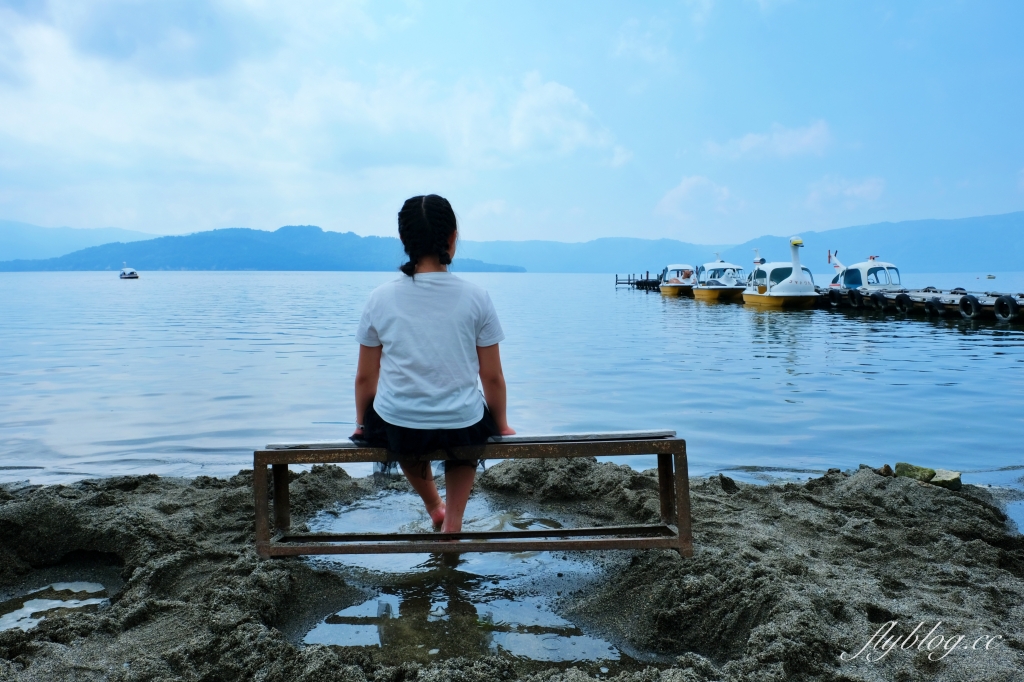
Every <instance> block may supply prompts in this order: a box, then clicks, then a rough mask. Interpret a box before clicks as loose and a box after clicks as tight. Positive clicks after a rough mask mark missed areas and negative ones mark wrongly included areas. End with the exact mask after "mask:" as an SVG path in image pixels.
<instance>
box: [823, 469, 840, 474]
mask: <svg viewBox="0 0 1024 682" xmlns="http://www.w3.org/2000/svg"><path fill="white" fill-rule="evenodd" d="M826 473H829V474H841V473H843V470H842V469H829V470H828V471H827V472H826Z"/></svg>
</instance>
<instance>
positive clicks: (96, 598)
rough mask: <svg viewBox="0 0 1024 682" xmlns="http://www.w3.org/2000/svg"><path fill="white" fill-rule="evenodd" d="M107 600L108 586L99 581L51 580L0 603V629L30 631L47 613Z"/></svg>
mask: <svg viewBox="0 0 1024 682" xmlns="http://www.w3.org/2000/svg"><path fill="white" fill-rule="evenodd" d="M109 603H110V601H109V599H108V598H107V588H106V587H104V586H103V585H101V584H99V583H90V582H72V583H53V584H52V585H47V586H45V587H40V588H38V589H35V590H32V591H31V592H29V593H28V594H25V595H22V596H20V597H15V598H12V599H8V600H6V601H2V602H0V631H3V630H12V629H14V628H19V629H21V630H31V629H32V628H34V627H35V626H37V625H39V623H41V622H42V621H43V620H45V619H46V617H47V616H49V615H52V614H57V613H63V612H66V611H68V610H71V609H76V610H78V609H85V610H88V609H89V608H90V607H91V608H93V609H96V608H99V607H101V606H105V605H107V604H109Z"/></svg>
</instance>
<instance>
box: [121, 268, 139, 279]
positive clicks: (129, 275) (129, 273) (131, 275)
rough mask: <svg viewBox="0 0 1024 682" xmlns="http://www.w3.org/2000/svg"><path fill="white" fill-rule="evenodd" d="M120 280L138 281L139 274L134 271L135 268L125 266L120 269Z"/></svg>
mask: <svg viewBox="0 0 1024 682" xmlns="http://www.w3.org/2000/svg"><path fill="white" fill-rule="evenodd" d="M118 276H119V277H120V278H121V279H138V278H139V273H138V272H136V271H135V268H130V267H128V266H127V265H125V266H124V267H123V268H121V274H120V275H118Z"/></svg>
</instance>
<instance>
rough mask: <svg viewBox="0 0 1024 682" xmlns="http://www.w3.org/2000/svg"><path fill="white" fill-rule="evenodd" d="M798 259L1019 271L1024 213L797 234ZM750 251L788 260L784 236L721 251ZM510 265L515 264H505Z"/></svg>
mask: <svg viewBox="0 0 1024 682" xmlns="http://www.w3.org/2000/svg"><path fill="white" fill-rule="evenodd" d="M794 234H799V235H800V237H801V238H802V239H803V240H804V250H803V252H802V254H801V257H800V260H801V261H802V262H803V264H804V265H806V266H807V267H809V268H810V269H811V271H812V272H821V273H825V272H831V269H830V268H829V266H828V251H829V250H830V249H831V250H832V251H837V250H838V251H839V259H840V260H841V261H842V262H843V263H845V264H846V265H852V264H853V263H858V262H860V261H864V260H867V258H868V256H878V257H879V258H881V259H882V260H886V261H889V262H891V263H895V264H896V265H897V266H899V268H900V269H901V270H903V271H904V272H1016V271H1020V270H1024V212H1017V213H1006V214H1003V215H991V216H979V217H976V218H960V219H957V220H907V221H904V222H899V223H875V224H873V225H857V226H853V227H842V228H839V229H836V230H826V231H824V232H798V231H795V232H794ZM754 248H758V249H760V251H761V255H762V256H764V257H765V258H767V259H768V260H770V261H771V260H789V237H788V236H786V237H758V238H757V239H751V240H750V241H748V242H746V243H744V244H740V245H739V246H734V247H731V248H729V249H728V250H725V251H723V252H722V258H724V259H725V260H729V261H732V262H733V263H737V264H739V265H742V266H744V267H746V268H747V269H749V264H750V263H751V262H753V260H754V251H753V249H754ZM506 262H510V263H514V262H515V261H506Z"/></svg>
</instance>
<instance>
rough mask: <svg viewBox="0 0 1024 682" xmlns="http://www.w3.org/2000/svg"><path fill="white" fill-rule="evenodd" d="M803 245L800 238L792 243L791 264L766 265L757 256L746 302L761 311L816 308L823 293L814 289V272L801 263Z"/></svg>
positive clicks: (745, 292)
mask: <svg viewBox="0 0 1024 682" xmlns="http://www.w3.org/2000/svg"><path fill="white" fill-rule="evenodd" d="M803 245H804V241H803V240H802V239H801V238H800V237H793V238H791V239H790V240H789V249H790V255H791V257H792V258H791V260H790V262H788V263H787V262H785V261H780V262H777V263H766V262H765V260H764V259H763V258H760V257H759V256H757V257H755V260H754V271H753V272H752V273H751V274H750V279H749V282H748V285H747V288H746V289H744V290H743V302H744V303H745V304H747V305H749V306H754V307H757V308H791V309H792V308H795V309H800V310H806V309H809V308H814V307H815V306H816V305H817V304H818V300H819V299H820V298H821V294H819V293H818V290H817V289H816V288H815V286H814V276H813V275H812V274H811V271H810V270H808V269H807V268H806V267H804V266H803V265H801V264H800V248H801V247H803ZM755 251H756V249H755Z"/></svg>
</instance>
